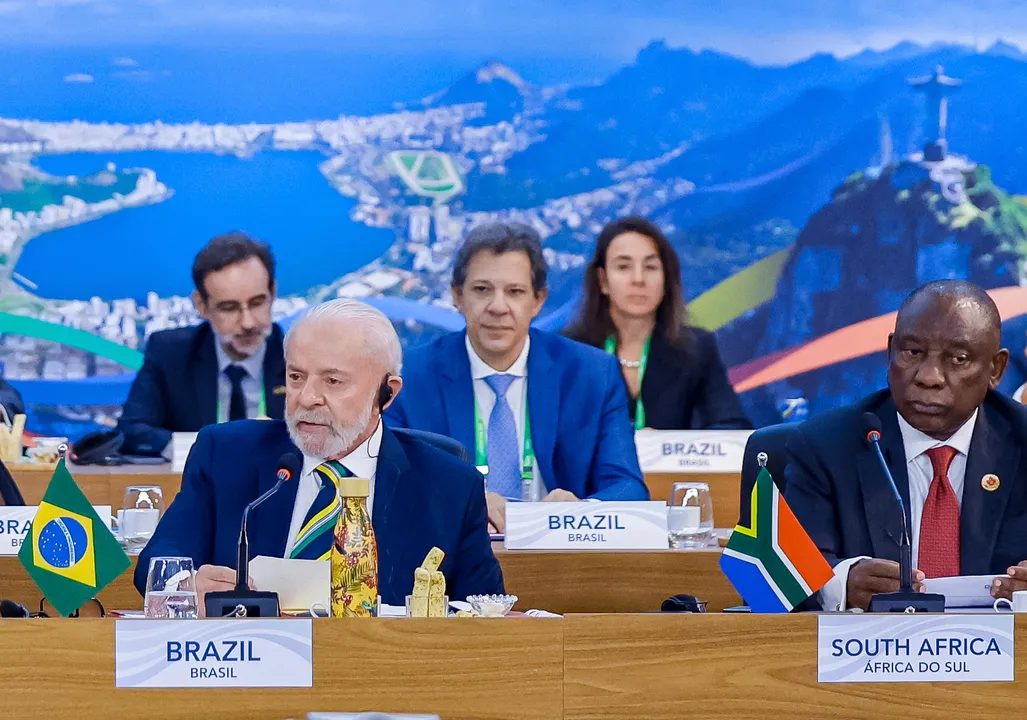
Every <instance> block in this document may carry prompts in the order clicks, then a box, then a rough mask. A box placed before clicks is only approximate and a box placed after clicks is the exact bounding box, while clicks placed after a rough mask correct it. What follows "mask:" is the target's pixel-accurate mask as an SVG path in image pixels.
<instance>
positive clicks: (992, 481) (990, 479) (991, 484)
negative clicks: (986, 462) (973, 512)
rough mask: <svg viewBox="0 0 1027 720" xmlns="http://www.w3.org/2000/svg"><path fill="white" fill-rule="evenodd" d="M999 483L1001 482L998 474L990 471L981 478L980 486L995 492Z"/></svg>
mask: <svg viewBox="0 0 1027 720" xmlns="http://www.w3.org/2000/svg"><path fill="white" fill-rule="evenodd" d="M1001 484H1002V483H1001V482H999V479H998V475H992V474H991V473H988V474H987V475H985V476H984V477H982V478H981V487H982V488H984V489H985V490H987V491H988V492H995V491H996V490H998V486H999V485H1001Z"/></svg>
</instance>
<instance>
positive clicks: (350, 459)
mask: <svg viewBox="0 0 1027 720" xmlns="http://www.w3.org/2000/svg"><path fill="white" fill-rule="evenodd" d="M381 447H382V423H381V421H379V422H378V427H376V428H375V429H374V433H373V434H372V435H371V437H369V438H368V439H367V440H366V441H365V442H362V443H360V445H358V446H357V447H356V448H355V449H354V450H353V452H351V453H350V454H349V455H347V456H346V457H342V458H339V460H338V462H340V463H342V464H343V465H344V466H345V467H346V469H347V470H349V471H350V473H352V475H353V477H358V478H367V479H368V480H370V479H372V478H374V474H375V471H377V469H378V453H379V451H380V450H381ZM324 461H325V460H324V458H321V457H314V456H313V455H307V454H306V453H304V454H303V477H306V476H307V475H308V474H310V473H312V472H314V469H315V468H316V467H317V466H318V465H320V464H321V463H323V462H324Z"/></svg>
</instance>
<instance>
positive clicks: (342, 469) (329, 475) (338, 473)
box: [315, 460, 353, 487]
mask: <svg viewBox="0 0 1027 720" xmlns="http://www.w3.org/2000/svg"><path fill="white" fill-rule="evenodd" d="M315 469H316V471H317V476H318V478H319V479H320V480H321V487H324V486H325V482H330V483H332V484H334V485H335V487H338V486H339V480H340V478H344V477H351V476H352V475H353V473H351V472H350V471H349V470H348V469H347V468H346V466H345V465H343V464H342V463H341V462H339V461H338V460H325V461H324V462H323V463H321V464H320V465H318V466H317V468H315Z"/></svg>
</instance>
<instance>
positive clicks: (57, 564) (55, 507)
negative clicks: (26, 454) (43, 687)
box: [18, 460, 132, 617]
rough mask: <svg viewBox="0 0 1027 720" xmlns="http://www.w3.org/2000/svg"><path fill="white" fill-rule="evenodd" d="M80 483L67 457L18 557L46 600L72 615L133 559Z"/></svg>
mask: <svg viewBox="0 0 1027 720" xmlns="http://www.w3.org/2000/svg"><path fill="white" fill-rule="evenodd" d="M108 528H109V521H107V522H105V521H104V520H101V519H100V517H99V516H98V515H97V514H96V511H95V510H93V506H92V505H91V504H90V502H89V500H88V499H86V496H85V495H84V494H83V493H82V490H81V489H79V486H78V485H77V484H75V480H74V478H72V477H71V473H70V472H68V468H67V466H66V465H65V464H64V460H61V461H60V462H58V463H57V468H56V469H55V470H54V473H53V477H52V478H50V484H49V485H48V486H47V488H46V494H45V495H43V501H42V502H41V503H40V504H39V510H38V511H36V516H35V518H33V520H32V529H31V530H29V533H28V534H27V535H26V536H25V541H24V542H23V543H22V545H21V551H20V552H19V553H18V559H19V560H21V564H22V565H24V566H25V569H26V570H27V571H28V573H29V577H31V578H32V581H33V582H35V583H36V585H37V586H38V587H39V589H40V590H42V591H43V595H44V596H45V597H46V599H47V600H49V601H50V603H51V604H52V605H53V606H54V607H55V608H56V609H57V612H59V613H60V614H61V615H62V616H63V617H68V616H69V615H71V614H72V613H73V612H75V611H76V610H78V609H79V608H80V607H82V606H83V605H85V604H86V603H87V602H89V600H90V599H91V598H93V597H95V596H96V594H97V593H98V592H100V590H102V589H103V588H105V587H107V585H109V584H110V583H111V582H112V581H113V580H114V579H115V578H117V577H118V576H119V575H121V573H123V572H125V571H126V570H128V568H129V567H130V566H131V564H132V562H131V561H130V560H129V559H128V555H126V554H125V551H124V550H122V549H121V545H119V544H118V541H117V540H115V539H114V536H113V535H112V534H111V531H110V530H109V529H108Z"/></svg>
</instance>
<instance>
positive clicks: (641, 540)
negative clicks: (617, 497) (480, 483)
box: [505, 501, 668, 550]
mask: <svg viewBox="0 0 1027 720" xmlns="http://www.w3.org/2000/svg"><path fill="white" fill-rule="evenodd" d="M505 543H506V548H507V549H508V550H666V549H667V548H668V541H667V504H666V503H664V502H657V501H647V502H576V503H544V502H543V503H507V505H506V539H505Z"/></svg>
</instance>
